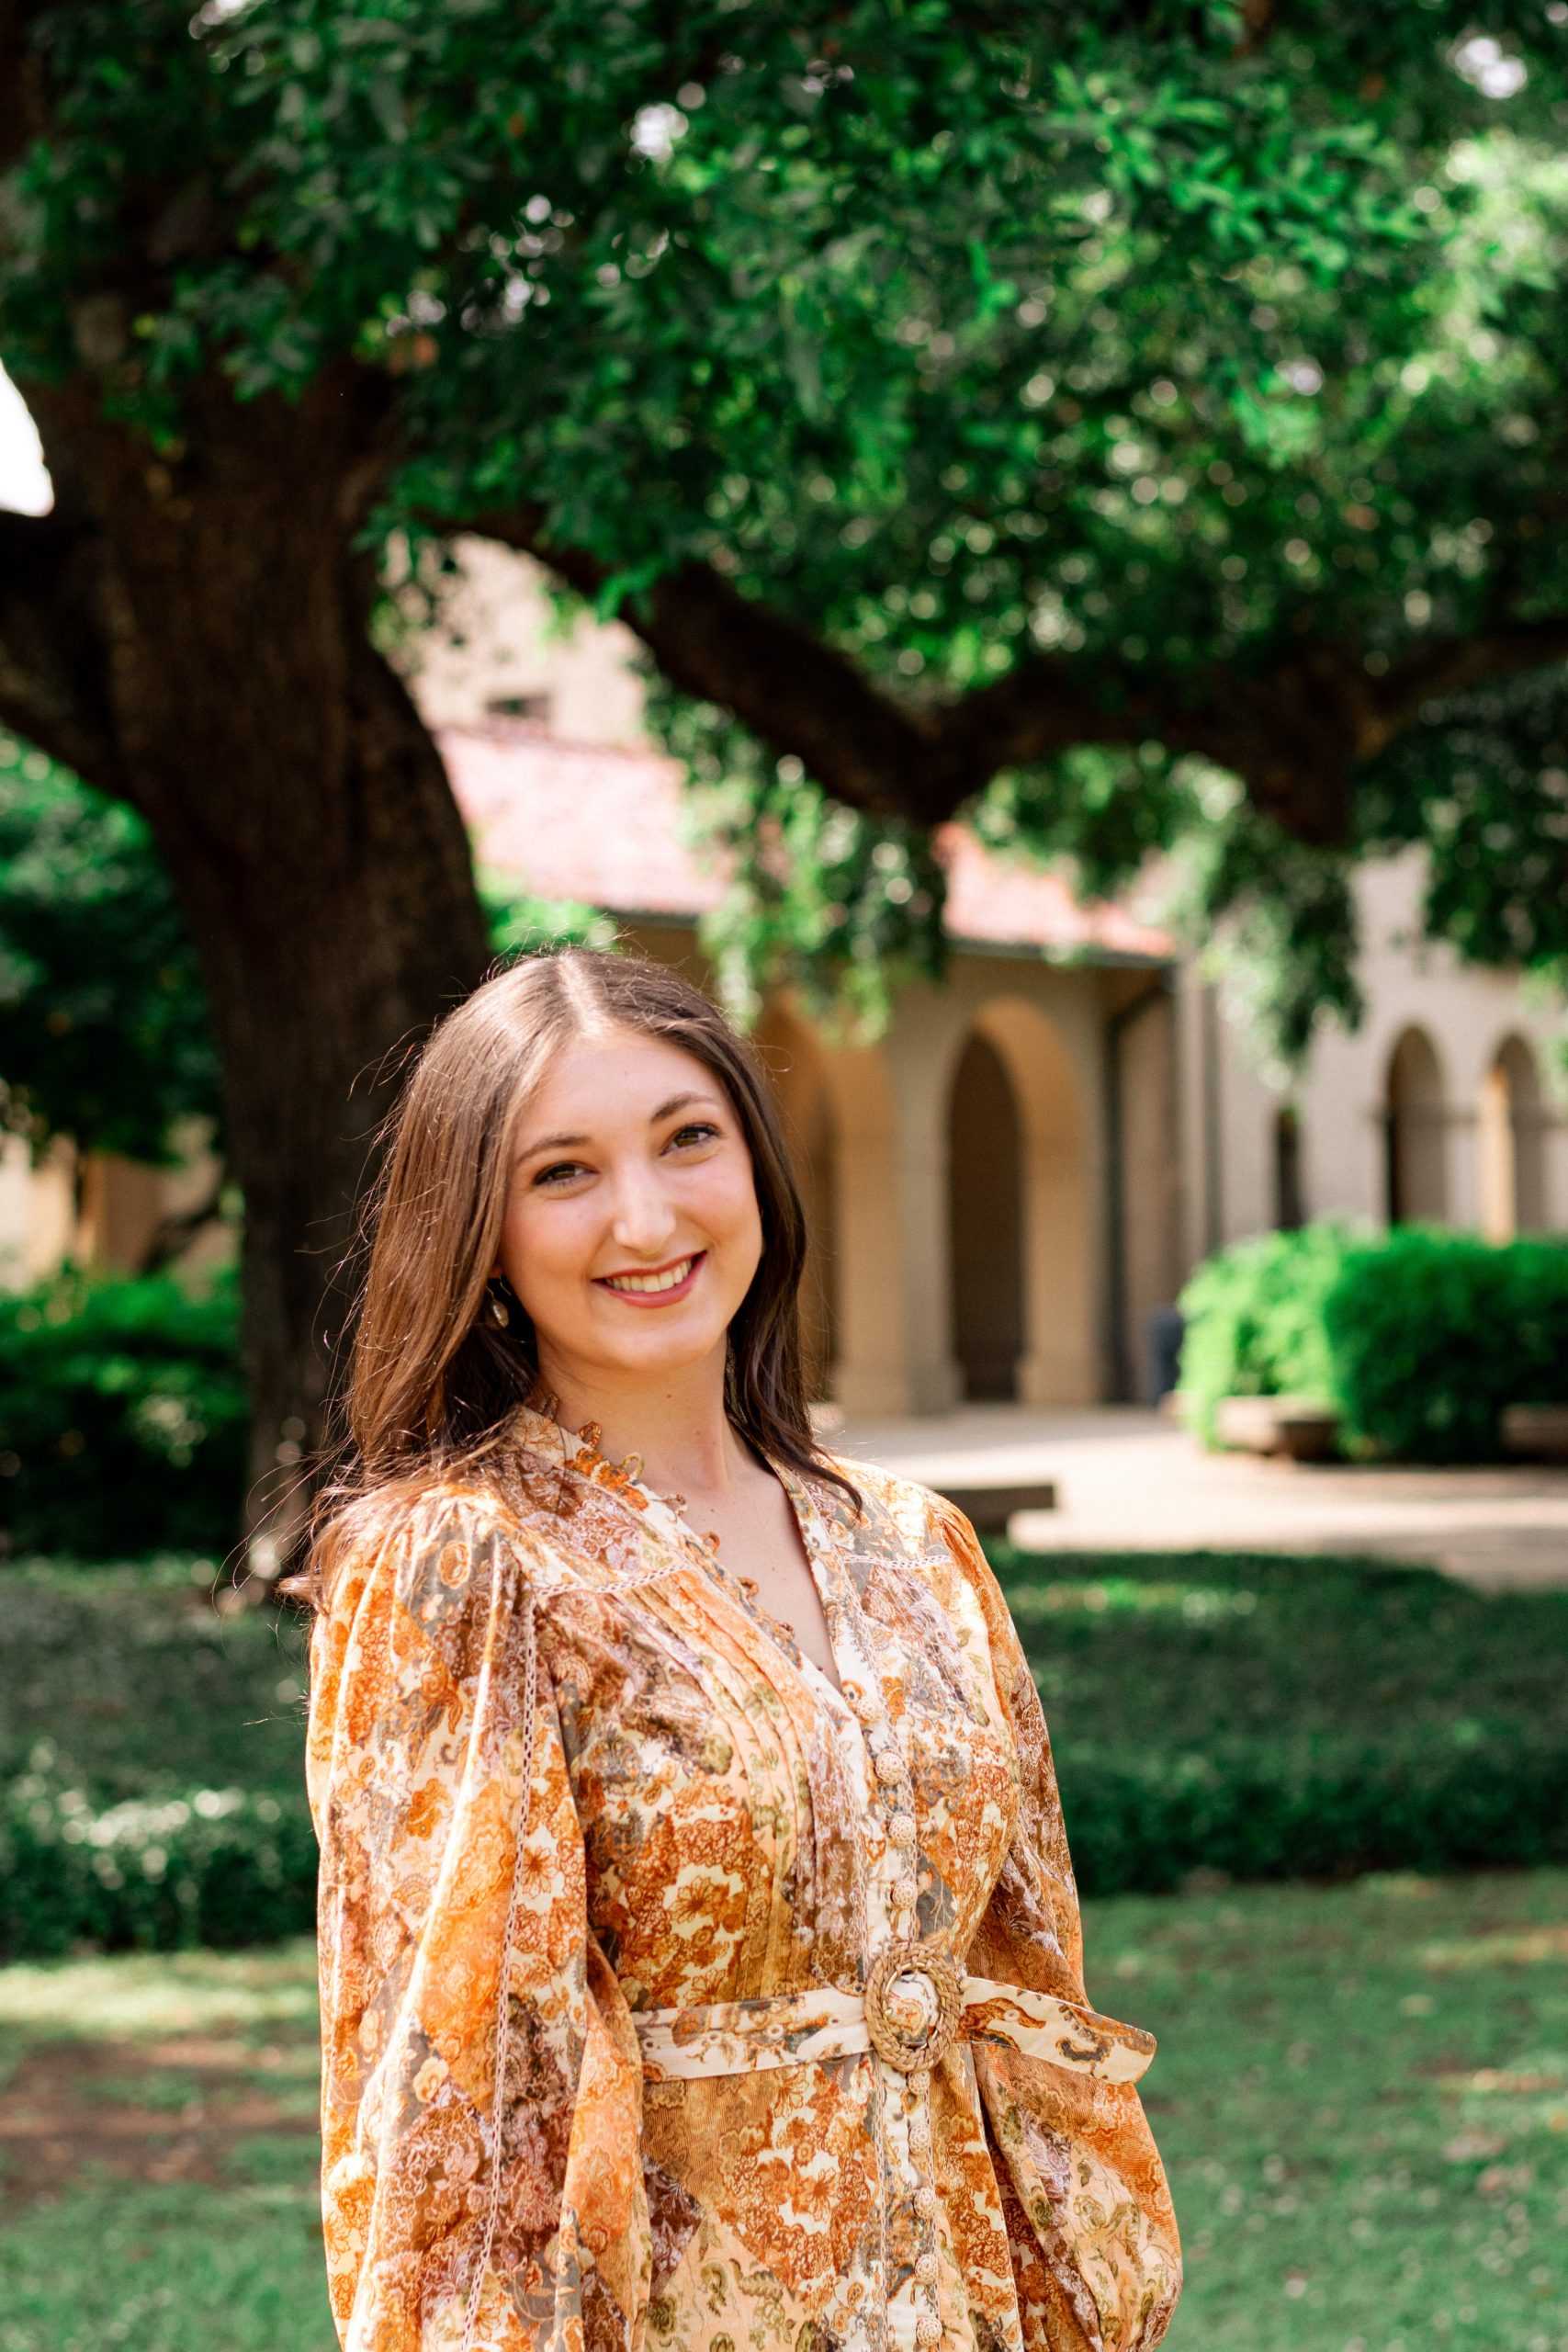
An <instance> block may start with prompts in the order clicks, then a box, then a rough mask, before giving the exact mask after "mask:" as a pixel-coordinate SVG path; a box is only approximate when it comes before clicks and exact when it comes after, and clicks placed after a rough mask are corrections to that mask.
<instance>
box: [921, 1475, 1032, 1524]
mask: <svg viewBox="0 0 1568 2352" xmlns="http://www.w3.org/2000/svg"><path fill="white" fill-rule="evenodd" d="M925 1483H926V1484H927V1486H929V1487H934V1488H935V1489H936V1491H937V1493H938V1494H939V1495H945V1496H946V1497H947V1499H948V1501H949V1502H950V1503H955V1504H956V1505H957V1507H958V1509H959V1510H961V1511H962V1512H963V1513H964V1518H965V1519H966V1520H967V1521H969V1524H970V1525H971V1527H973V1529H974V1530H975V1532H976V1535H1005V1534H1006V1533H1007V1532H1008V1521H1010V1519H1011V1517H1012V1515H1013V1513H1014V1511H1015V1510H1055V1509H1056V1482H1055V1479H1054V1478H1013V1479H1008V1480H1005V1481H1003V1480H995V1481H993V1480H990V1479H987V1480H986V1481H985V1482H984V1483H983V1484H982V1483H981V1482H979V1481H971V1480H969V1479H967V1478H928V1479H927V1480H926V1482H925Z"/></svg>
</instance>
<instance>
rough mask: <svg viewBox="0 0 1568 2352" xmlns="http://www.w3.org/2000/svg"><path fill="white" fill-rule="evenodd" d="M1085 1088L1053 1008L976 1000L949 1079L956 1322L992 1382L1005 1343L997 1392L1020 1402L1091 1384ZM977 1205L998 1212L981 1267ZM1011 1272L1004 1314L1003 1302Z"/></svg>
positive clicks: (1093, 1281) (1050, 1400)
mask: <svg viewBox="0 0 1568 2352" xmlns="http://www.w3.org/2000/svg"><path fill="white" fill-rule="evenodd" d="M1087 1100H1088V1074H1087V1073H1086V1072H1085V1071H1084V1070H1083V1069H1081V1067H1080V1065H1079V1061H1078V1058H1077V1055H1076V1054H1075V1051H1074V1041H1073V1040H1072V1039H1071V1038H1070V1037H1069V1036H1068V1035H1067V1034H1066V1033H1065V1032H1064V1030H1063V1028H1062V1027H1061V1026H1060V1025H1059V1024H1058V1023H1056V1022H1055V1021H1054V1020H1053V1019H1052V1018H1051V1017H1050V1015H1049V1014H1047V1013H1044V1012H1042V1011H1041V1010H1040V1009H1039V1007H1038V1006H1036V1005H1032V1004H1029V1003H1026V1002H1024V1001H1021V1000H1020V999H1019V998H1017V997H1010V996H1000V997H993V998H991V999H990V1000H988V1001H987V1002H986V1003H985V1004H983V1005H982V1006H981V1007H980V1008H979V1010H978V1011H977V1012H976V1014H975V1016H974V1019H973V1021H972V1023H971V1024H970V1029H969V1033H968V1035H967V1037H966V1039H965V1041H964V1049H963V1051H962V1052H961V1053H960V1054H959V1055H958V1056H957V1057H955V1059H954V1062H953V1067H952V1071H951V1075H950V1078H949V1082H948V1183H949V1198H950V1220H951V1222H950V1231H951V1232H952V1234H953V1260H952V1266H953V1272H952V1274H951V1276H950V1281H951V1284H952V1289H951V1293H950V1295H951V1297H952V1316H951V1328H952V1329H953V1335H954V1342H955V1347H956V1349H957V1351H958V1352H959V1353H960V1356H961V1358H963V1359H964V1361H965V1365H966V1368H967V1366H968V1365H969V1364H976V1365H977V1366H980V1367H984V1368H985V1369H984V1376H985V1377H987V1378H988V1379H989V1380H990V1381H991V1383H992V1384H993V1387H992V1393H995V1384H996V1382H997V1381H998V1377H999V1376H1000V1375H999V1374H998V1363H999V1361H1000V1360H1001V1359H1002V1357H1003V1355H1004V1351H1007V1350H1011V1351H1013V1362H1014V1364H1015V1367H1016V1369H1015V1371H1014V1374H1013V1375H1012V1378H1011V1380H1010V1382H1009V1383H1008V1385H1007V1386H1006V1387H1005V1388H1003V1389H1002V1391H1001V1393H1003V1394H1006V1395H1011V1396H1014V1397H1018V1398H1019V1399H1020V1401H1021V1402H1025V1403H1029V1404H1082V1403H1085V1402H1087V1401H1089V1399H1091V1398H1093V1397H1096V1396H1098V1395H1099V1393H1100V1374H1099V1359H1098V1352H1097V1349H1096V1344H1095V1330H1094V1317H1095V1307H1096V1299H1097V1280H1098V1267H1099V1257H1098V1232H1097V1228H1096V1226H1095V1221H1094V1217H1093V1215H1092V1211H1091V1204H1090V1201H1089V1162H1090V1136H1089V1117H1088V1112H1087V1108H1086V1104H1087ZM1009 1113H1010V1116H1009ZM972 1118H973V1124H972V1123H971V1121H972ZM987 1155H989V1156H990V1158H991V1159H992V1161H993V1162H994V1164H993V1165H991V1166H990V1167H988V1168H987V1167H986V1166H985V1164H984V1163H985V1160H986V1159H987ZM976 1162H979V1163H980V1165H979V1166H976ZM982 1214H986V1215H988V1216H994V1218H995V1220H996V1222H995V1227H994V1230H993V1231H992V1233H991V1234H990V1235H989V1237H988V1238H987V1248H988V1250H989V1252H990V1255H989V1258H988V1260H987V1271H986V1272H985V1273H984V1275H983V1276H979V1277H976V1275H975V1272H974V1268H975V1266H976V1263H977V1261H978V1260H979V1254H980V1250H981V1236H980V1235H979V1234H977V1233H976V1230H975V1227H976V1221H977V1219H978V1217H979V1216H981V1215H982ZM961 1270H968V1272H967V1279H970V1280H976V1279H977V1280H978V1283H979V1288H978V1292H977V1295H976V1300H975V1302H974V1303H973V1305H971V1303H970V1302H969V1301H968V1300H966V1299H965V1298H964V1297H963V1296H961V1295H960V1282H961V1279H964V1274H963V1272H962V1271H961ZM1008 1284H1011V1285H1012V1286H1013V1288H1014V1290H1015V1291H1016V1305H1015V1306H1014V1308H1013V1310H1012V1312H1011V1314H1010V1316H1009V1315H1007V1314H1006V1313H1005V1310H1004V1308H1003V1307H1002V1306H1000V1305H999V1304H998V1298H999V1294H1000V1293H1001V1291H1002V1290H1003V1288H1004V1287H1005V1286H1007V1285H1008Z"/></svg>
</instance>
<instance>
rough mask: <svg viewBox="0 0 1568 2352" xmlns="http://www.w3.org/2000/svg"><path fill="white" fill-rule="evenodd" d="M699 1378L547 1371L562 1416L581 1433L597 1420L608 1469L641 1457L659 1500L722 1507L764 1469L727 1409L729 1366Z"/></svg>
mask: <svg viewBox="0 0 1568 2352" xmlns="http://www.w3.org/2000/svg"><path fill="white" fill-rule="evenodd" d="M692 1371H693V1374H698V1373H700V1374H702V1377H701V1378H697V1377H690V1378H686V1377H675V1376H667V1377H663V1378H649V1379H647V1380H644V1381H642V1382H641V1383H636V1382H632V1381H626V1382H624V1383H621V1382H610V1381H606V1380H604V1378H602V1377H601V1376H598V1375H592V1376H589V1377H581V1376H578V1375H574V1374H571V1373H570V1372H565V1371H559V1370H556V1369H553V1368H546V1369H545V1370H543V1372H542V1373H541V1380H542V1384H543V1385H544V1387H545V1388H546V1389H547V1391H549V1392H550V1393H552V1394H553V1395H554V1397H555V1398H556V1407H555V1418H556V1419H557V1420H558V1422H559V1423H560V1424H561V1426H562V1428H563V1429H567V1430H582V1429H584V1428H585V1427H586V1426H587V1425H588V1423H590V1422H597V1424H598V1428H599V1435H598V1438H597V1440H596V1441H595V1443H596V1450H597V1451H598V1452H599V1453H601V1454H602V1455H603V1456H604V1460H605V1461H606V1462H609V1463H618V1462H621V1461H623V1460H624V1459H625V1458H626V1455H627V1454H632V1453H635V1454H637V1455H639V1456H640V1457H641V1463H642V1467H641V1469H640V1470H639V1471H637V1476H639V1477H640V1478H641V1479H642V1481H643V1483H644V1485H645V1486H649V1487H652V1488H653V1490H654V1491H655V1493H657V1494H671V1493H675V1494H681V1495H684V1496H686V1497H687V1498H690V1499H699V1498H700V1499H702V1500H711V1501H715V1502H717V1501H720V1500H722V1499H723V1498H724V1497H725V1496H727V1495H729V1494H733V1493H734V1492H736V1491H737V1490H738V1489H739V1487H742V1486H744V1485H745V1484H746V1482H747V1480H748V1479H749V1478H750V1477H751V1476H754V1475H755V1471H756V1467H757V1464H756V1463H755V1462H754V1460H753V1458H752V1455H751V1453H750V1448H749V1447H748V1446H747V1444H746V1442H745V1441H744V1440H743V1439H742V1438H741V1437H740V1436H739V1433H738V1431H737V1430H735V1428H734V1426H733V1424H732V1423H731V1422H730V1420H729V1418H728V1414H727V1413H726V1412H725V1409H724V1368H723V1364H722V1363H720V1364H719V1366H718V1368H717V1375H716V1377H715V1376H714V1374H713V1372H712V1370H711V1369H710V1368H709V1367H708V1366H706V1365H703V1366H694V1367H692Z"/></svg>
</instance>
